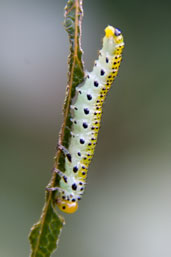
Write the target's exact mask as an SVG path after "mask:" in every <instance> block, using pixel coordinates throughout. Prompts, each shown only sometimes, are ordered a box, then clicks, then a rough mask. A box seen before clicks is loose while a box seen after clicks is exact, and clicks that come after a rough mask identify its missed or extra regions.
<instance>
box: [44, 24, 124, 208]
mask: <svg viewBox="0 0 171 257" xmlns="http://www.w3.org/2000/svg"><path fill="white" fill-rule="evenodd" d="M123 47H124V42H123V36H122V34H121V31H120V30H119V29H116V28H114V27H112V26H107V27H106V29H105V36H104V38H103V47H102V49H101V50H100V54H99V59H98V60H96V61H95V65H94V67H93V71H92V72H90V73H88V74H87V77H86V79H85V82H84V84H83V86H81V87H79V88H77V91H78V95H77V99H76V102H75V103H74V104H73V105H72V106H71V109H72V110H73V118H72V122H73V125H72V131H71V140H70V144H69V148H68V150H66V149H65V148H64V147H62V146H60V147H61V150H63V151H64V153H65V155H66V157H65V173H63V172H61V171H59V170H55V171H56V172H57V173H58V175H59V176H60V183H59V187H54V188H49V190H52V191H55V190H57V199H56V203H57V206H58V207H59V209H60V210H62V211H63V212H66V213H74V212H75V211H76V210H77V208H78V200H80V199H81V197H82V194H83V192H84V189H85V184H86V177H87V170H88V166H89V164H90V162H91V159H92V157H93V155H94V150H95V146H96V142H97V136H98V131H99V128H100V121H101V115H102V106H103V103H104V100H105V97H106V94H107V92H108V90H109V89H110V87H111V84H112V82H113V80H114V79H115V77H116V76H117V73H118V69H119V66H120V63H121V60H122V50H123Z"/></svg>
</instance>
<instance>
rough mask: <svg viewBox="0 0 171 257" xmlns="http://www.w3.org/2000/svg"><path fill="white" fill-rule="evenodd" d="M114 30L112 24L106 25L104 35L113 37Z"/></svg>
mask: <svg viewBox="0 0 171 257" xmlns="http://www.w3.org/2000/svg"><path fill="white" fill-rule="evenodd" d="M114 31H115V29H114V27H112V26H110V25H109V26H107V27H106V28H105V33H106V37H113V35H114Z"/></svg>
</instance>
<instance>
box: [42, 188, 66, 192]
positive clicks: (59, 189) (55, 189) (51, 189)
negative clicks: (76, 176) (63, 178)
mask: <svg viewBox="0 0 171 257" xmlns="http://www.w3.org/2000/svg"><path fill="white" fill-rule="evenodd" d="M57 190H58V191H60V192H63V191H64V190H63V189H62V188H60V187H46V191H48V192H51V191H57Z"/></svg>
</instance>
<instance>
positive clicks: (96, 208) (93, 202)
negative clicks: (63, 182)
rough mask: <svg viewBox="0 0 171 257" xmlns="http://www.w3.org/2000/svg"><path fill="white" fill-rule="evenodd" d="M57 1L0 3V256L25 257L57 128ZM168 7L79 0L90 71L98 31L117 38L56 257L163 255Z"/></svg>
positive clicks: (170, 221)
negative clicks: (81, 187) (114, 73)
mask: <svg viewBox="0 0 171 257" xmlns="http://www.w3.org/2000/svg"><path fill="white" fill-rule="evenodd" d="M65 4H66V1H62V0H58V1H55V0H48V1H47V0H46V1H45V0H41V1H39V0H37V1H19V0H18V1H17V0H11V1H10V0H4V1H3V0H0V34H1V35H0V121H1V122H0V124H1V126H0V137H1V138H0V156H1V162H0V169H1V179H0V190H1V193H0V202H1V211H0V217H1V226H0V227H1V229H0V256H3V257H10V256H17V257H23V256H28V254H29V243H28V240H27V235H28V233H29V230H30V227H31V226H32V224H33V223H35V222H37V221H38V219H39V216H40V213H41V208H42V206H43V203H44V188H45V186H46V185H47V183H48V181H49V179H50V177H51V172H50V170H51V168H52V165H53V156H54V153H55V146H56V142H57V139H58V132H59V129H60V126H61V122H62V105H63V100H64V96H65V87H66V81H67V76H66V70H67V55H68V47H69V44H68V39H67V34H66V32H65V31H64V29H63V25H62V23H63V8H64V5H65ZM170 7H171V4H170V1H162V2H161V1H153V0H152V1H140V0H138V1H133V0H130V1H126V0H123V1H110V0H106V1H97V0H95V1H90V0H89V1H84V19H83V36H82V47H83V49H84V61H85V66H86V69H87V70H91V68H92V65H93V62H94V59H95V58H96V57H97V50H98V49H100V48H101V39H102V37H103V35H104V32H103V30H104V28H105V27H106V25H108V24H110V25H114V26H116V27H118V28H120V29H121V30H122V32H123V35H124V38H125V50H124V58H123V62H122V65H121V69H120V71H119V76H118V78H117V80H116V81H115V84H114V86H113V87H112V89H111V91H110V93H109V96H108V97H107V100H106V103H105V108H104V115H103V119H102V127H101V131H100V135H99V140H98V145H97V149H96V153H95V157H94V159H93V162H92V164H91V167H90V169H89V175H88V186H87V189H86V193H85V195H84V197H83V199H82V201H81V202H80V206H79V210H78V212H77V213H76V214H74V215H65V218H66V226H65V227H64V229H63V232H62V235H61V239H60V244H59V249H58V251H57V252H55V253H54V255H53V256H54V257H55V256H63V257H69V256H70V257H71V256H74V257H78V256H81V257H87V256H89V257H91V256H92V257H96V256H98V257H104V256H105V257H109V256H116V257H161V256H162V257H170V256H171V247H170V238H171V200H170V199H171V172H170V167H171V161H170V150H171V135H170V130H171V119H170V107H171V104H170V94H171V88H170V84H171V83H170V82H171V77H170V64H171V51H170V41H171V34H170V27H171V26H170V25H171V20H170Z"/></svg>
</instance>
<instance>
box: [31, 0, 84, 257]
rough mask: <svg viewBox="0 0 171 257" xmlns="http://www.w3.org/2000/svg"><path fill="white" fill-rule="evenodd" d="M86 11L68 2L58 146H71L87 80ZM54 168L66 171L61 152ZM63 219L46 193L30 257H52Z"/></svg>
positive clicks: (55, 180) (51, 194)
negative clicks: (78, 98)
mask: <svg viewBox="0 0 171 257" xmlns="http://www.w3.org/2000/svg"><path fill="white" fill-rule="evenodd" d="M82 15H83V10H82V1H81V0H69V1H68V2H67V5H66V7H65V20H64V26H65V29H66V31H67V32H68V36H69V42H70V55H69V57H68V83H67V88H66V97H65V101H64V121H63V124H62V127H61V131H60V133H59V141H58V143H59V144H63V145H64V146H65V147H67V146H68V145H69V140H70V128H71V125H72V124H71V121H70V117H71V113H70V104H71V101H72V99H73V97H74V96H75V88H76V86H77V85H79V84H80V83H81V82H82V81H83V80H84V70H83V62H82V49H81V46H80V36H81V20H82ZM54 160H55V163H54V168H59V169H60V170H62V171H64V172H65V170H64V167H65V166H64V165H65V158H64V155H63V153H61V151H60V150H57V152H56V154H55V158H54ZM58 183H59V177H58V175H57V174H56V173H53V175H52V178H51V181H50V183H49V185H48V187H55V186H57V185H58ZM64 223H65V222H64V219H63V217H61V216H60V215H59V214H57V211H56V207H55V192H51V191H50V192H46V198H45V205H44V208H43V211H42V215H41V217H40V220H39V221H38V223H37V224H35V225H33V227H32V228H31V232H30V235H29V240H30V244H31V253H30V257H49V256H51V254H52V252H53V251H54V250H55V249H56V248H57V243H58V240H59V236H60V233H61V230H62V227H63V225H64Z"/></svg>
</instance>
